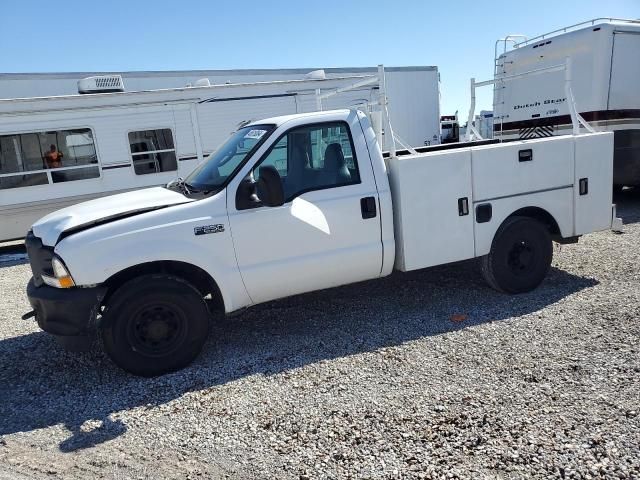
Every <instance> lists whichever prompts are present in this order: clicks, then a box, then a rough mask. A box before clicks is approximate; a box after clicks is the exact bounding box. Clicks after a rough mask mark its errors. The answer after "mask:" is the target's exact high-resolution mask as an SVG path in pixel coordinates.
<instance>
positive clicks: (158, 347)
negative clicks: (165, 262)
mask: <svg viewBox="0 0 640 480" xmlns="http://www.w3.org/2000/svg"><path fill="white" fill-rule="evenodd" d="M103 320H104V327H103V330H102V342H103V345H104V349H105V351H106V352H107V354H108V355H109V357H110V358H111V360H113V362H114V363H115V364H116V365H118V366H119V367H120V368H122V369H123V370H126V371H127V372H130V373H133V374H134V375H140V376H143V377H153V376H156V375H161V374H163V373H168V372H172V371H175V370H179V369H181V368H183V367H185V366H187V365H189V364H190V363H191V362H192V361H193V360H194V359H195V358H196V357H197V356H198V354H199V353H200V351H201V350H202V346H203V345H204V343H205V341H206V339H207V334H208V332H209V311H208V309H207V306H206V304H205V302H204V299H203V297H202V295H201V293H200V292H198V290H196V289H195V288H194V287H193V286H192V285H191V284H189V283H187V282H186V281H184V280H182V279H180V278H177V277H173V276H169V275H159V274H158V275H143V276H141V277H138V278H135V279H133V280H130V281H129V282H127V283H125V284H124V285H122V286H121V287H120V288H118V290H117V291H116V292H115V293H114V294H113V296H112V297H111V298H110V299H109V300H108V302H107V305H106V308H105V311H104V318H103Z"/></svg>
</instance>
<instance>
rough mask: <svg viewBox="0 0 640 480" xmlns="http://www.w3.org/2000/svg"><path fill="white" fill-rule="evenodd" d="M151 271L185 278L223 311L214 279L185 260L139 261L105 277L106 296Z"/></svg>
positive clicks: (218, 289) (106, 298)
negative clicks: (139, 262) (208, 296)
mask: <svg viewBox="0 0 640 480" xmlns="http://www.w3.org/2000/svg"><path fill="white" fill-rule="evenodd" d="M152 273H163V274H167V275H173V276H176V277H179V278H182V279H183V280H186V281H187V282H189V283H190V284H191V285H193V286H194V287H195V288H196V289H198V291H199V292H200V293H201V294H202V296H203V297H206V296H207V295H211V300H212V304H213V305H214V306H215V308H216V309H221V310H223V311H224V300H223V299H222V293H221V292H220V288H219V287H218V284H217V283H216V281H215V280H214V279H213V278H212V277H211V275H209V274H208V273H207V272H206V271H205V270H203V269H202V268H200V267H197V266H195V265H192V264H190V263H186V262H177V261H170V260H163V261H157V262H148V263H141V264H140V265H135V266H133V267H129V268H126V269H124V270H122V271H120V272H118V273H116V274H114V275H112V276H111V277H109V278H108V279H107V281H106V282H105V284H106V285H107V287H108V292H107V296H106V297H105V302H106V300H108V298H109V297H110V296H111V294H113V292H115V291H116V290H117V289H118V288H119V287H120V286H121V285H123V284H124V283H126V282H128V281H129V280H132V279H134V278H136V277H139V276H141V275H148V274H152Z"/></svg>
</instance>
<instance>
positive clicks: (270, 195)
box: [257, 165, 284, 207]
mask: <svg viewBox="0 0 640 480" xmlns="http://www.w3.org/2000/svg"><path fill="white" fill-rule="evenodd" d="M257 187H258V198H260V201H261V202H262V204H263V205H266V206H267V207H279V206H281V205H284V189H283V188H282V179H281V178H280V174H279V173H278V170H276V167H274V166H273V165H266V166H264V167H260V176H259V177H258V182H257Z"/></svg>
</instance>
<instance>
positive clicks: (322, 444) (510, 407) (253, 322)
mask: <svg viewBox="0 0 640 480" xmlns="http://www.w3.org/2000/svg"><path fill="white" fill-rule="evenodd" d="M617 201H618V204H619V213H620V215H621V216H622V217H623V218H624V221H625V224H626V233H625V234H623V235H615V234H613V233H611V232H602V233H598V234H594V235H589V236H586V237H584V238H583V239H581V241H580V243H579V244H577V245H566V246H562V247H560V246H556V247H555V259H554V262H553V268H552V271H551V273H550V275H549V278H548V279H547V280H546V281H545V283H544V284H543V285H542V286H541V287H540V288H539V289H537V290H536V291H534V292H532V293H530V294H526V295H520V296H513V297H510V296H506V295H501V294H499V293H496V292H494V291H492V290H489V289H488V288H487V287H486V286H485V285H484V283H483V281H482V279H481V277H480V274H479V270H478V268H477V265H476V264H475V263H474V262H464V263H460V264H455V265H449V266H445V267H439V268H435V269H431V270H426V271H419V272H413V273H410V274H394V275H392V276H391V277H389V278H387V279H384V280H378V281H373V282H366V283H361V284H358V285H353V286H348V287H343V288H340V289H333V290H328V291H323V292H318V293H313V294H308V295H303V296H299V297H295V298H291V299H287V300H283V301H277V302H272V303H269V304H266V305H262V306H258V307H256V308H253V309H251V310H249V311H246V312H244V313H243V314H242V315H239V316H237V317H234V318H233V319H227V320H224V321H222V322H220V324H218V325H217V326H216V327H215V328H214V332H213V335H212V336H211V339H210V340H209V342H208V344H207V345H206V347H205V351H204V352H203V355H202V356H201V357H200V358H199V359H198V360H197V361H196V363H195V364H194V365H192V366H191V367H190V368H187V369H185V370H184V371H181V372H178V373H175V374H171V375H167V376H164V377H161V378H156V379H140V378H136V377H132V376H129V375H127V374H125V373H123V372H122V371H120V370H118V369H117V368H115V367H114V366H113V365H112V364H111V363H110V362H109V361H108V359H106V358H105V357H104V355H103V354H102V353H101V352H99V351H95V352H89V353H83V354H79V353H67V352H65V351H63V350H62V349H60V348H59V347H58V346H57V345H56V344H55V342H54V340H53V339H52V338H51V337H49V336H48V335H46V334H44V333H42V332H40V331H38V329H37V328H36V326H35V325H34V323H33V322H32V321H23V320H20V315H21V314H23V313H24V312H26V311H27V310H28V306H27V301H26V298H25V294H24V286H25V284H26V283H27V280H28V278H29V276H30V274H29V268H28V265H26V264H25V261H24V258H22V257H20V256H19V255H18V256H13V257H6V256H5V257H3V259H2V260H0V293H1V298H2V307H1V308H0V358H1V359H2V360H0V479H3V480H4V479H5V478H6V479H9V478H11V479H18V480H20V479H31V478H43V477H46V478H62V477H64V478H70V479H75V478H78V479H80V478H82V479H85V478H93V477H96V478H140V479H145V478H234V479H235V478H293V479H305V478H309V479H312V478H354V479H355V478H358V479H364V478H523V477H527V478H550V477H555V478H640V415H639V414H638V413H639V412H640V347H639V346H638V339H639V337H640V326H639V323H638V312H640V268H639V267H638V261H639V258H640V256H639V255H638V248H639V247H640V193H634V192H624V193H623V194H622V195H621V196H620V197H619V198H618V199H617Z"/></svg>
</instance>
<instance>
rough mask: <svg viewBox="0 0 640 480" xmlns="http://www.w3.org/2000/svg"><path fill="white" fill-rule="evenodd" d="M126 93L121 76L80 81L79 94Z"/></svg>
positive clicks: (90, 78) (106, 76)
mask: <svg viewBox="0 0 640 480" xmlns="http://www.w3.org/2000/svg"><path fill="white" fill-rule="evenodd" d="M110 92H124V82H123V81H122V77H121V76H120V75H98V76H95V77H87V78H83V79H82V80H78V93H110Z"/></svg>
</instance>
